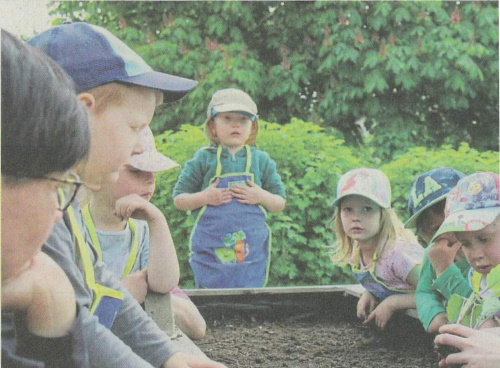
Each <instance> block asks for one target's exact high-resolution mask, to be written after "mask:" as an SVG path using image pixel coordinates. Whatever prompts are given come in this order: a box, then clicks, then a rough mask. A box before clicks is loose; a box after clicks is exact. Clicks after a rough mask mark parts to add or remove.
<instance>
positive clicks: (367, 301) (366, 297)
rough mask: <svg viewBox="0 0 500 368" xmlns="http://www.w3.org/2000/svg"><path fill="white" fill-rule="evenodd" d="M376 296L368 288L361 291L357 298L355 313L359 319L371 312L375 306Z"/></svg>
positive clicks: (364, 317)
mask: <svg viewBox="0 0 500 368" xmlns="http://www.w3.org/2000/svg"><path fill="white" fill-rule="evenodd" d="M377 303H378V301H377V298H375V296H374V295H373V294H372V293H370V292H369V291H368V290H365V291H363V294H361V297H360V298H359V300H358V306H357V311H356V315H357V317H358V318H359V319H366V318H367V317H368V315H369V314H370V313H372V312H373V310H374V309H375V307H376V306H377Z"/></svg>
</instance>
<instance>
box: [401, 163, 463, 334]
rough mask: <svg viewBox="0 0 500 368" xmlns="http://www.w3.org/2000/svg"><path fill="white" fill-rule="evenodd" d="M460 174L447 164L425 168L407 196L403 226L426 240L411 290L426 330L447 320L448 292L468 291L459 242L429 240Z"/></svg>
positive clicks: (442, 215)
mask: <svg viewBox="0 0 500 368" xmlns="http://www.w3.org/2000/svg"><path fill="white" fill-rule="evenodd" d="M464 176H465V175H464V174H463V173H462V172H460V171H458V170H455V169H453V168H451V167H439V168H436V169H432V170H429V171H426V172H424V173H422V174H420V175H419V176H418V177H417V178H416V179H415V181H414V182H413V185H412V188H411V190H410V194H409V196H408V211H409V212H410V215H411V217H410V218H409V219H408V221H407V222H406V223H405V227H407V228H416V233H417V235H418V236H419V239H420V240H421V241H422V242H424V243H425V244H429V247H428V248H427V249H426V251H425V254H424V260H423V264H422V270H421V272H420V278H419V280H418V285H417V290H416V292H415V302H416V306H417V313H418V317H419V319H420V321H421V322H422V324H423V326H424V328H425V330H426V331H427V332H429V333H436V332H437V331H438V330H439V327H441V326H442V325H444V324H446V323H448V320H447V318H446V309H445V305H446V301H447V300H448V298H449V297H450V295H451V294H452V293H460V294H461V295H464V296H468V295H469V294H470V292H471V289H470V287H469V285H468V283H467V280H466V279H465V274H466V273H467V271H468V270H469V264H468V263H467V260H466V259H465V258H464V257H463V255H461V252H460V251H459V250H460V244H458V243H456V242H453V243H450V242H449V241H448V240H447V239H441V240H440V241H438V242H435V243H430V242H431V239H432V238H433V236H434V234H435V233H436V231H437V230H438V229H439V227H440V226H441V224H442V222H443V220H444V205H445V202H446V195H447V194H448V193H449V192H450V191H451V190H452V189H453V188H454V187H455V185H456V184H457V182H458V181H459V180H460V179H461V178H463V177H464ZM457 254H458V255H457Z"/></svg>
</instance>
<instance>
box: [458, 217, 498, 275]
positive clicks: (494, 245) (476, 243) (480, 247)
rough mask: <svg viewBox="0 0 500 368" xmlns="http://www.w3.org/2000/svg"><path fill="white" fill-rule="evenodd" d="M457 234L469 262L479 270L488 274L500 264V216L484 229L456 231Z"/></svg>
mask: <svg viewBox="0 0 500 368" xmlns="http://www.w3.org/2000/svg"><path fill="white" fill-rule="evenodd" d="M455 235H456V237H457V239H458V241H459V242H460V243H461V244H462V249H463V251H464V253H465V256H466V257H467V260H468V261H469V264H470V265H471V266H472V268H474V270H476V271H477V272H479V273H482V274H487V273H488V272H490V271H491V269H492V268H493V267H495V266H496V265H498V264H500V217H497V218H496V220H495V221H494V222H492V223H491V224H490V225H488V226H486V227H485V228H484V229H482V230H478V231H471V232H456V233H455Z"/></svg>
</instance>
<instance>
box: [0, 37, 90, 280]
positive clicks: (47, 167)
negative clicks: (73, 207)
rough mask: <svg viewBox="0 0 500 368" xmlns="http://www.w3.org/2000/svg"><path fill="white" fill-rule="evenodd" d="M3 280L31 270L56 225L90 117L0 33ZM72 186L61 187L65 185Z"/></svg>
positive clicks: (51, 69)
mask: <svg viewBox="0 0 500 368" xmlns="http://www.w3.org/2000/svg"><path fill="white" fill-rule="evenodd" d="M1 142H2V145H1V150H2V151H1V152H2V158H1V163H2V167H1V171H2V280H4V279H6V278H9V277H13V276H15V275H17V274H19V273H20V272H22V271H23V270H24V269H26V268H27V267H29V264H30V260H31V259H32V257H33V256H34V255H36V254H37V253H38V252H39V251H40V248H41V245H42V243H43V242H44V241H45V240H46V238H47V237H48V235H49V233H50V231H51V229H52V225H53V224H54V222H55V221H57V220H58V219H60V217H61V211H60V210H58V209H59V208H60V207H61V205H62V204H61V203H59V201H58V196H57V189H58V188H69V189H70V190H69V192H70V191H71V188H76V186H77V185H76V184H71V183H72V182H75V181H76V180H77V179H76V178H75V177H74V176H70V177H68V170H70V169H71V168H72V167H73V166H74V165H75V164H76V163H77V162H78V161H80V160H81V159H82V158H84V157H85V156H86V155H87V152H88V147H89V142H90V132H89V126H88V122H87V113H86V110H85V108H84V106H83V105H82V104H81V103H80V102H79V101H78V99H77V98H76V93H75V89H74V87H73V83H72V81H71V80H70V79H69V78H68V77H67V75H66V74H65V73H64V71H63V70H62V69H61V68H60V67H59V66H58V65H57V64H56V63H54V62H53V61H52V60H50V59H49V58H48V57H46V56H45V55H44V54H43V53H41V52H39V51H37V50H35V49H33V48H31V47H30V46H28V45H25V44H24V43H23V42H21V41H20V40H19V39H17V38H15V37H14V36H12V35H11V34H9V33H8V32H6V31H4V30H2V138H1ZM65 181H67V182H70V183H69V184H65V183H64V182H65Z"/></svg>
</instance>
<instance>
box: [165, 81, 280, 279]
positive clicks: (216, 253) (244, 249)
mask: <svg viewBox="0 0 500 368" xmlns="http://www.w3.org/2000/svg"><path fill="white" fill-rule="evenodd" d="M257 132H258V121H257V106H256V105H255V103H254V101H253V100H252V99H251V97H250V96H249V95H248V94H246V93H245V92H243V91H241V90H238V89H234V88H228V89H222V90H219V91H217V92H215V93H214V95H213V96H212V100H211V101H210V103H209V105H208V109H207V120H206V124H205V133H206V135H207V137H208V139H209V140H210V142H211V145H210V146H209V147H205V148H202V149H200V150H199V151H198V152H196V154H195V156H194V157H193V158H192V159H191V160H189V161H187V162H186V164H185V167H184V169H183V170H182V172H181V174H180V177H179V179H178V181H177V183H176V185H175V188H174V193H173V195H174V203H175V206H176V207H177V208H179V209H182V210H191V211H193V215H194V216H196V224H195V226H194V229H193V232H192V234H191V244H190V247H191V256H190V265H191V268H192V269H193V272H194V276H195V283H196V286H197V287H199V288H231V287H262V286H264V285H265V284H266V282H267V276H268V271H269V261H270V251H271V234H270V232H269V228H268V226H267V224H266V212H265V210H267V211H272V212H279V211H282V210H283V209H284V208H285V188H284V185H283V183H282V181H281V178H280V176H279V175H278V173H277V171H276V164H275V162H274V161H273V160H272V159H271V158H270V157H269V155H268V154H267V153H265V152H263V151H261V150H259V149H257V148H256V147H255V140H256V137H257Z"/></svg>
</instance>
